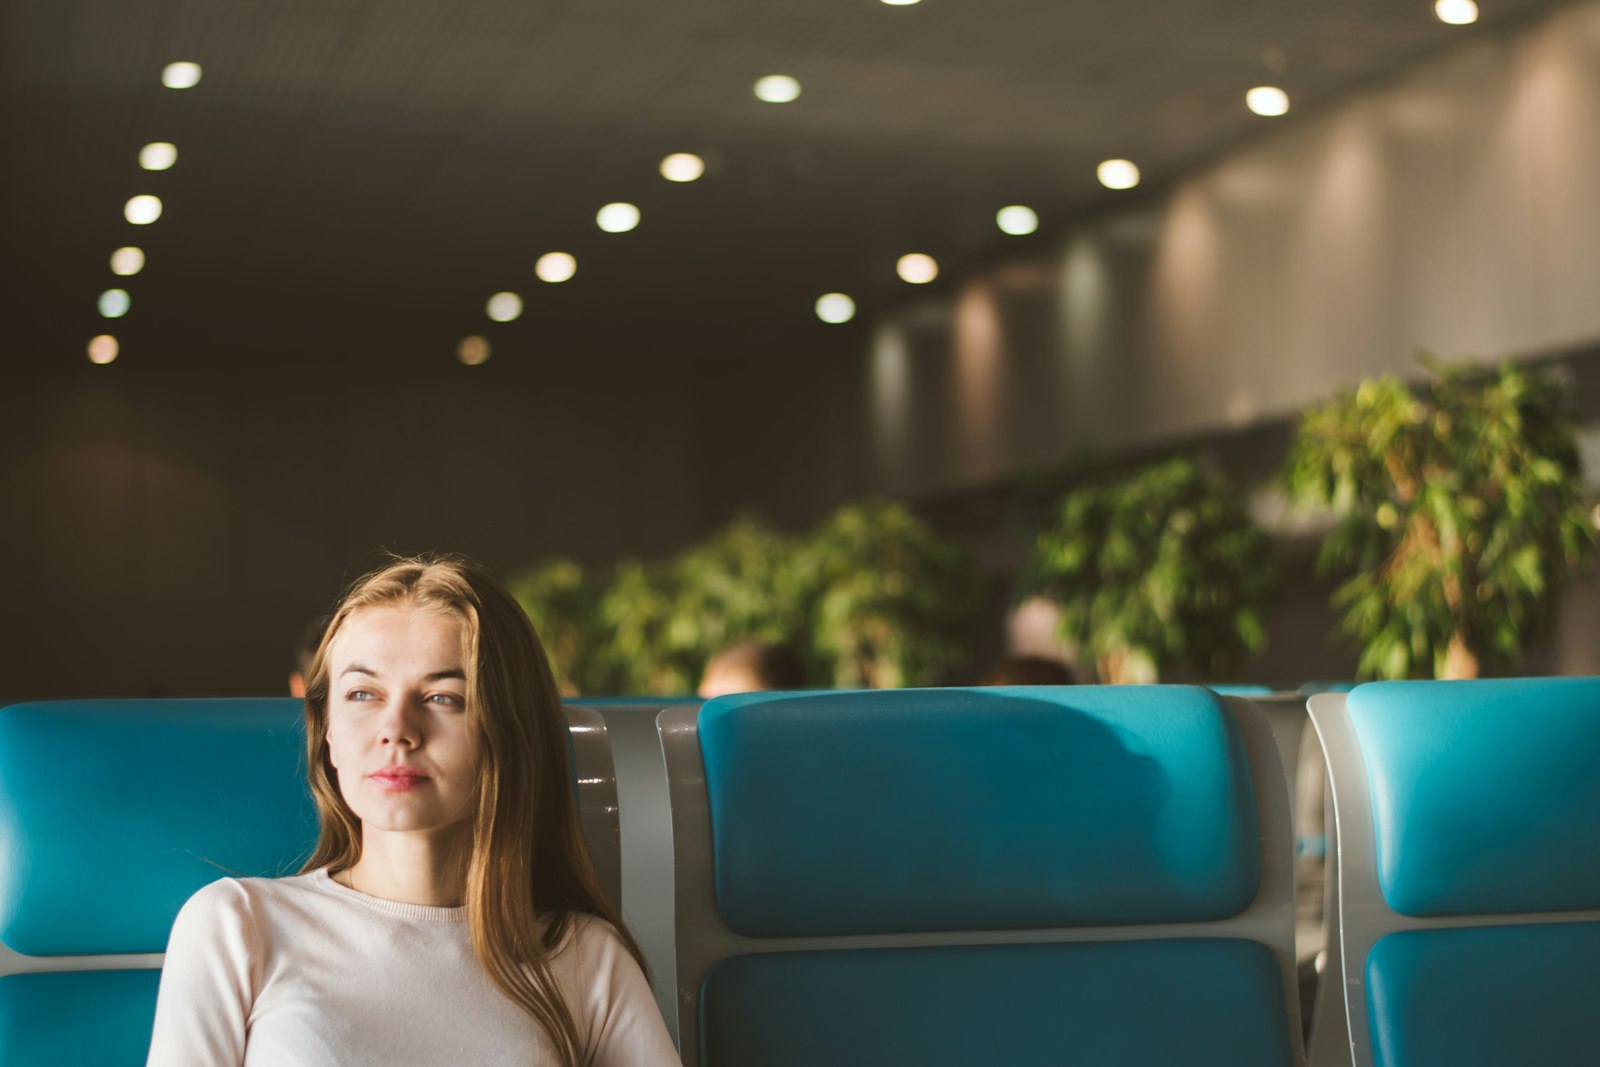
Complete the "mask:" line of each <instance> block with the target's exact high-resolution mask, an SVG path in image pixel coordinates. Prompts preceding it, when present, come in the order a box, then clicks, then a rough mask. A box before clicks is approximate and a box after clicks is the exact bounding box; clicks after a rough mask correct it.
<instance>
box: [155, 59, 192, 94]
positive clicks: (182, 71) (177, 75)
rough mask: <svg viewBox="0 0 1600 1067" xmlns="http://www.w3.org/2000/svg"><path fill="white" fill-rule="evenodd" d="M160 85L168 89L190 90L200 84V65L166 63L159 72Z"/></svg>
mask: <svg viewBox="0 0 1600 1067" xmlns="http://www.w3.org/2000/svg"><path fill="white" fill-rule="evenodd" d="M161 84H162V85H165V86H166V87H167V88H168V89H192V88H194V87H195V86H196V85H199V84H200V64H198V63H187V62H185V63H168V64H167V65H166V66H165V67H164V68H162V70H161Z"/></svg>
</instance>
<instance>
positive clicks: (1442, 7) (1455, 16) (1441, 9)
mask: <svg viewBox="0 0 1600 1067" xmlns="http://www.w3.org/2000/svg"><path fill="white" fill-rule="evenodd" d="M1433 13H1434V14H1435V15H1437V16H1439V21H1440V22H1446V23H1449V24H1450V25H1451V26H1470V25H1471V24H1472V23H1474V22H1477V21H1478V5H1477V4H1475V3H1473V2H1472V0H1434V5H1433Z"/></svg>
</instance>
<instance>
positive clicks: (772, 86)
mask: <svg viewBox="0 0 1600 1067" xmlns="http://www.w3.org/2000/svg"><path fill="white" fill-rule="evenodd" d="M799 97H800V83H799V82H798V81H797V80H795V79H794V78H791V77H789V75H787V74H768V75H767V76H766V77H765V78H762V79H760V80H759V81H757V82H756V99H757V100H764V101H766V102H767V103H769V104H787V103H789V102H790V101H791V100H797V99H799Z"/></svg>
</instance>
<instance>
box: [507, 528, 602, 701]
mask: <svg viewBox="0 0 1600 1067" xmlns="http://www.w3.org/2000/svg"><path fill="white" fill-rule="evenodd" d="M507 584H508V588H509V591H510V593H511V595H512V596H513V597H515V598H516V600H517V603H519V604H521V605H522V610H523V611H525V612H527V613H528V618H529V619H530V620H532V622H533V628H534V629H535V630H537V631H538V633H539V639H540V640H541V641H542V642H543V643H544V648H545V652H546V653H547V654H548V655H549V657H550V666H551V667H552V669H554V671H555V674H556V683H557V685H559V686H560V687H561V690H562V692H564V693H567V694H574V693H580V692H592V691H593V689H592V687H593V686H595V685H597V684H603V682H604V679H603V675H602V674H601V670H602V665H601V664H600V663H599V662H598V661H597V659H596V657H595V654H594V653H595V648H596V647H597V642H596V641H595V632H594V621H595V619H594V609H595V602H596V600H597V599H598V598H599V590H598V588H596V583H595V582H594V580H593V579H592V578H591V577H590V576H589V574H588V573H587V572H586V571H585V570H584V569H583V565H582V564H580V563H577V562H575V561H573V560H571V559H567V558H566V557H563V556H556V557H552V558H550V559H545V560H541V561H540V562H539V563H536V564H534V565H533V566H531V567H528V568H527V569H526V570H523V571H522V572H520V573H519V574H517V575H516V576H514V577H513V578H512V579H511V581H510V582H509V583H507Z"/></svg>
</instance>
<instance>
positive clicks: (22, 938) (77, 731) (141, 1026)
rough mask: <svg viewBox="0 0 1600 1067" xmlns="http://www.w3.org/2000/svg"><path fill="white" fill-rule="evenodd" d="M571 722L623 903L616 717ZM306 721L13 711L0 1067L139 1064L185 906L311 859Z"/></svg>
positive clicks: (246, 712)
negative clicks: (218, 884)
mask: <svg viewBox="0 0 1600 1067" xmlns="http://www.w3.org/2000/svg"><path fill="white" fill-rule="evenodd" d="M568 720H569V724H570V726H571V737H572V745H573V747H572V751H573V753H574V756H575V771H576V780H577V783H578V784H577V786H576V788H577V789H578V793H579V799H580V818H581V821H582V823H583V828H584V832H585V834H586V836H587V837H588V838H589V841H590V848H591V851H592V852H593V853H594V854H595V857H596V865H597V867H598V868H599V871H600V874H601V879H602V884H603V885H604V886H605V888H606V890H607V892H609V893H612V894H617V896H616V897H614V898H613V899H617V898H618V897H619V896H620V889H619V885H618V874H619V872H620V867H621V862H620V857H619V856H618V854H617V842H618V833H617V800H616V778H615V774H614V773H613V772H612V769H611V759H610V749H609V746H608V745H607V743H606V737H605V726H604V723H603V722H602V721H601V719H600V716H599V715H597V714H596V713H594V712H592V711H585V710H581V709H574V710H573V711H572V712H569V715H568ZM302 722H303V712H302V705H301V702H300V701H298V700H291V699H277V698H273V699H257V700H238V699H234V700H96V701H55V702H43V703H34V704H17V705H13V706H11V707H7V708H0V1067H35V1065H38V1064H51V1065H52V1067H78V1065H83V1067H90V1065H93V1067H121V1065H127V1067H142V1065H143V1064H144V1062H145V1054H146V1052H147V1050H148V1047H149V1041H150V1030H151V1025H152V1022H153V1019H154V1012H155V1000H156V989H157V985H158V983H159V980H160V970H159V968H160V966H161V953H162V952H163V951H164V950H165V948H166V944H167V934H168V932H169V931H170V929H171V926H172V920H173V918H174V917H175V916H176V915H177V912H178V909H179V908H180V907H181V906H182V905H183V902H184V901H185V900H187V899H188V898H189V896H190V894H192V893H193V892H194V891H195V890H197V889H199V888H200V887H201V886H203V885H205V884H207V883H209V882H212V881H214V880H216V879H217V878H221V877H223V876H225V875H251V876H278V875H287V874H293V873H295V872H296V871H297V870H298V869H299V867H300V865H301V864H302V863H303V862H304V860H305V858H306V857H307V856H308V855H309V854H310V851H311V847H312V845H313V843H314V840H315V837H316V816H315V810H314V808H313V806H312V803H311V799H310V796H309V794H308V792H307V790H306V787H305V770H304V760H305V753H304V727H303V725H302Z"/></svg>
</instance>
